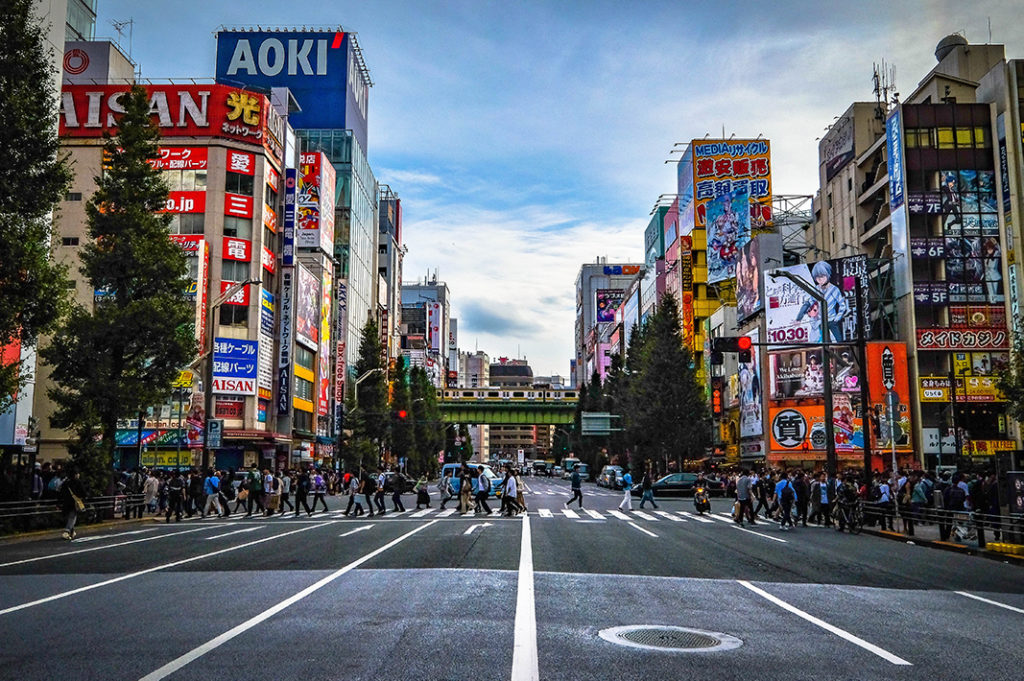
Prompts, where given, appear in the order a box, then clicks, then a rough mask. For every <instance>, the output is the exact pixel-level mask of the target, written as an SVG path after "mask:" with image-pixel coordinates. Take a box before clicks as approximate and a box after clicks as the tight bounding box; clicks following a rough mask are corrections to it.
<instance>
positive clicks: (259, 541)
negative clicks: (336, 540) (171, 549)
mask: <svg viewBox="0 0 1024 681" xmlns="http://www.w3.org/2000/svg"><path fill="white" fill-rule="evenodd" d="M325 524H326V525H330V524H331V523H317V524H316V525H309V526H308V527H300V528H299V529H297V530H291V531H289V532H282V533H281V534H275V535H272V536H270V537H264V538H263V539H256V540H254V541H251V542H247V543H245V544H239V545H238V546H229V547H227V548H224V549H219V550H217V551H211V552H210V553H203V554H200V555H198V556H193V557H192V558H184V559H182V560H176V561H174V562H173V563H164V564H163V565H157V566H156V567H151V568H146V569H145V570H139V571H138V572H129V573H128V574H126V575H121V576H120V577H114V578H113V579H106V580H104V581H102V582H97V583H95V584H88V585H86V586H82V587H79V588H77V589H72V590H71V591H64V592H62V593H59V594H54V595H52V596H47V597H45V598H40V599H38V600H34V601H29V602H28V603H22V604H21V605H15V606H12V607H10V608H6V609H4V610H0V615H6V614H8V613H12V612H17V611H18V610H24V609H26V608H31V607H33V606H36V605H42V604H43V603H49V602H50V601H56V600H60V599H61V598H67V597H68V596H74V595H75V594H80V593H82V592H84V591H92V590H93V589H98V588H100V587H101V586H108V585H110V584H116V583H118V582H123V581H125V580H128V579H134V578H135V577H141V576H142V575H148V574H149V573H151V572H158V571H160V570H166V569H168V568H173V567H178V566H179V565H185V564H186V563H192V562H194V561H197V560H202V559H204V558H212V557H213V556H219V555H221V554H223V553H230V552H231V551H237V550H238V549H244V548H246V547H249V546H255V545H256V544H262V543H264V542H268V541H271V540H274V539H280V538H281V537H287V536H288V535H290V534H298V533H299V532H305V531H306V530H312V529H314V528H317V527H323V526H324V525H325ZM202 529H206V528H202ZM186 531H187V532H191V531H193V530H186ZM178 534H185V532H178ZM148 538H149V539H155V537H148ZM135 541H145V540H142V539H136V540H135ZM85 550H86V551H90V550H91V549H85ZM76 553H81V552H76Z"/></svg>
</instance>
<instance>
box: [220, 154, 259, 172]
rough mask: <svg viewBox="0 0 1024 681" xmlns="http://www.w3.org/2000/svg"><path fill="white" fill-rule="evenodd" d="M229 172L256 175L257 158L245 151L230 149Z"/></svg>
mask: <svg viewBox="0 0 1024 681" xmlns="http://www.w3.org/2000/svg"><path fill="white" fill-rule="evenodd" d="M227 170H228V172H229V173H241V174H242V175H255V174H256V157H255V156H253V155H252V154H247V153H246V152H244V151H235V150H234V149H228V166H227Z"/></svg>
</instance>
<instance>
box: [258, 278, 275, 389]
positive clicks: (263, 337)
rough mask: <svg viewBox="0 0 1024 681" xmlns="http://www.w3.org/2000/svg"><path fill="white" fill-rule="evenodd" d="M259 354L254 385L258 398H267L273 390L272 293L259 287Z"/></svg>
mask: <svg viewBox="0 0 1024 681" xmlns="http://www.w3.org/2000/svg"><path fill="white" fill-rule="evenodd" d="M259 342H260V356H259V371H258V373H257V383H256V387H257V389H258V391H259V396H260V399H263V400H269V399H270V398H271V397H272V396H273V390H274V294H273V293H270V292H269V291H267V290H264V289H260V340H259Z"/></svg>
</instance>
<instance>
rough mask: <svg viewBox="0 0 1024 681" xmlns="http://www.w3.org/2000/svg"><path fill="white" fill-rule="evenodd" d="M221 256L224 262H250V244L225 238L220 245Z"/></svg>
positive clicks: (244, 240)
mask: <svg viewBox="0 0 1024 681" xmlns="http://www.w3.org/2000/svg"><path fill="white" fill-rule="evenodd" d="M222 246H223V250H222V255H221V257H223V258H224V259H225V260H237V261H239V262H250V261H251V260H252V242H251V241H248V240H247V239H236V238H235V237H231V236H226V237H224V242H223V244H222Z"/></svg>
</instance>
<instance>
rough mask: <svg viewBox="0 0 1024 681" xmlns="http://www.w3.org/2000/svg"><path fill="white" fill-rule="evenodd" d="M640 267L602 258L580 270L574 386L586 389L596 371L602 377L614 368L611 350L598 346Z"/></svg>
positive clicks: (577, 281)
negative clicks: (601, 335)
mask: <svg viewBox="0 0 1024 681" xmlns="http://www.w3.org/2000/svg"><path fill="white" fill-rule="evenodd" d="M640 270H641V265H640V264H639V263H618V264H608V259H607V258H604V257H599V258H597V260H596V261H595V262H593V263H588V264H585V265H583V266H581V267H580V271H579V274H578V275H577V276H576V324H575V326H576V358H575V361H576V366H575V375H574V381H575V385H577V386H582V385H586V384H587V383H588V382H589V381H590V377H591V375H593V373H594V371H595V370H597V371H599V372H601V374H602V375H604V373H606V372H607V370H608V366H609V365H610V364H611V355H610V352H609V349H608V346H607V345H606V344H605V345H601V344H599V339H600V332H601V330H602V328H603V327H604V326H606V325H608V324H612V323H613V322H614V321H615V311H616V310H617V309H618V308H619V306H620V305H621V304H622V301H623V296H624V292H625V290H626V288H627V287H628V286H629V285H630V283H631V282H632V281H633V279H634V278H635V277H636V275H637V274H638V273H639V272H640Z"/></svg>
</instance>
